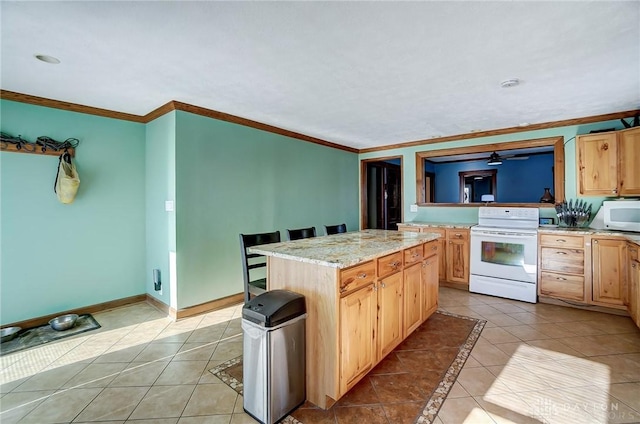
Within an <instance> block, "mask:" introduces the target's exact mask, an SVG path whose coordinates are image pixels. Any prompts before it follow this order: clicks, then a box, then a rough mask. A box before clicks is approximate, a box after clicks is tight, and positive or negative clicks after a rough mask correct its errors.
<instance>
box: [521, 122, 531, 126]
mask: <svg viewBox="0 0 640 424" xmlns="http://www.w3.org/2000/svg"><path fill="white" fill-rule="evenodd" d="M529 125H531V124H529V123H528V122H520V123H519V124H518V126H519V127H528V126H529Z"/></svg>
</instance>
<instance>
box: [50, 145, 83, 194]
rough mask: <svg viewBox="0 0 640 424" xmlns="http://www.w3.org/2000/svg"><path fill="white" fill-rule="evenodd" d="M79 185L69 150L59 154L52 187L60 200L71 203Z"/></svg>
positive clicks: (78, 177)
mask: <svg viewBox="0 0 640 424" xmlns="http://www.w3.org/2000/svg"><path fill="white" fill-rule="evenodd" d="M79 186H80V176H79V175H78V171H77V170H76V166H75V165H74V164H73V163H72V162H71V155H70V154H69V152H64V153H63V154H62V155H60V161H59V162H58V174H57V175H56V182H55V184H54V187H53V191H55V193H56V195H57V196H58V200H60V202H62V203H65V204H69V203H73V200H74V199H75V197H76V193H77V192H78V187H79Z"/></svg>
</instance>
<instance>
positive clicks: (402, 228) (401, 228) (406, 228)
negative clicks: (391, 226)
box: [398, 225, 420, 233]
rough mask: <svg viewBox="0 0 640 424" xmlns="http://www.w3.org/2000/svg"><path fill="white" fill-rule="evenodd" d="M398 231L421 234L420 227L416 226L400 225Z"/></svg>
mask: <svg viewBox="0 0 640 424" xmlns="http://www.w3.org/2000/svg"><path fill="white" fill-rule="evenodd" d="M398 231H410V232H412V233H419V232H420V227H416V226H415V225H398Z"/></svg>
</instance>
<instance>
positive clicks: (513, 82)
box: [500, 78, 520, 88]
mask: <svg viewBox="0 0 640 424" xmlns="http://www.w3.org/2000/svg"><path fill="white" fill-rule="evenodd" d="M519 84H520V80H519V79H518V78H510V79H508V80H504V81H502V82H501V83H500V87H502V88H510V87H515V86H516V85H519Z"/></svg>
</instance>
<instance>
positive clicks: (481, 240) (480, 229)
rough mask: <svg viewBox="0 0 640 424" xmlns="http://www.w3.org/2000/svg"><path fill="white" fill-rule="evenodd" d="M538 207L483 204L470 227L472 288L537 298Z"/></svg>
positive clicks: (494, 293) (503, 295)
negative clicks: (475, 221)
mask: <svg viewBox="0 0 640 424" xmlns="http://www.w3.org/2000/svg"><path fill="white" fill-rule="evenodd" d="M539 216H540V212H539V210H538V209H537V208H502V207H484V206H483V207H480V208H479V210H478V225H476V226H473V227H471V258H470V267H469V271H470V276H469V291H470V292H473V293H482V294H488V295H492V296H499V297H504V298H508V299H515V300H522V301H525V302H531V303H536V302H537V298H538V297H537V284H536V283H537V266H538V230H537V229H538V223H539V221H538V218H539Z"/></svg>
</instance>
